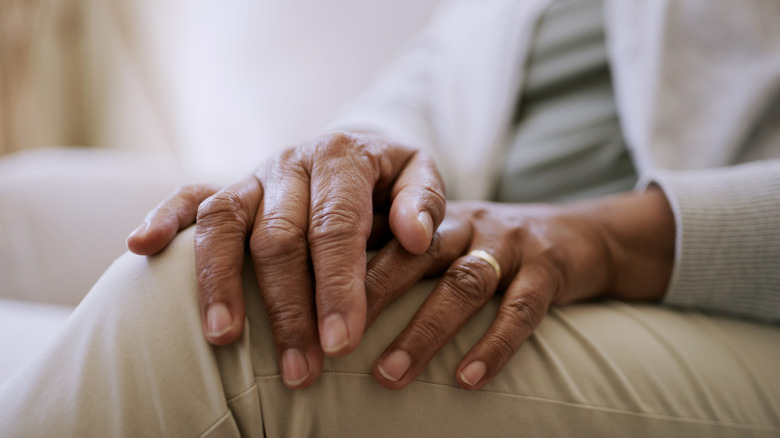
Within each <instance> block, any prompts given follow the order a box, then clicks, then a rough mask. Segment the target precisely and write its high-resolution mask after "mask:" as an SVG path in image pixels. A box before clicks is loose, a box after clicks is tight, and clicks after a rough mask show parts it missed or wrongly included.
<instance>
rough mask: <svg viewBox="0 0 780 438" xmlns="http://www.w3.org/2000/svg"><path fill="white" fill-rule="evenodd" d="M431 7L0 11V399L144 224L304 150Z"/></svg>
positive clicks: (291, 0) (420, 3)
mask: <svg viewBox="0 0 780 438" xmlns="http://www.w3.org/2000/svg"><path fill="white" fill-rule="evenodd" d="M436 3H438V0H373V1H360V0H328V1H324V0H319V1H318V0H284V1H280V0H274V1H271V0H263V1H258V0H236V1H231V2H215V1H210V0H194V1H193V0H187V1H185V0H167V1H165V2H158V1H154V0H66V1H53V0H38V1H35V0H4V1H3V3H2V4H0V382H2V381H4V380H6V379H7V378H8V377H9V376H10V375H11V374H12V373H13V372H14V371H15V370H16V369H18V368H19V367H21V366H22V364H23V363H24V362H25V361H26V360H29V358H30V357H31V356H32V355H34V354H35V352H36V351H39V350H40V349H41V348H43V346H44V345H45V344H46V343H48V342H50V341H51V339H52V338H53V337H54V336H56V334H57V332H58V330H59V328H60V327H61V326H62V324H63V323H64V320H65V318H67V316H68V315H69V313H70V311H71V310H72V308H73V306H75V305H76V304H77V303H78V302H79V301H80V299H81V298H82V297H83V295H84V294H85V293H86V292H87V290H88V289H89V287H90V286H91V285H92V284H93V283H94V282H95V281H96V280H97V278H98V277H99V275H100V273H101V272H102V271H103V270H105V269H106V268H107V267H108V266H109V264H110V263H111V261H112V260H113V259H114V258H116V257H117V256H118V255H120V254H121V253H122V252H123V251H124V239H125V236H126V235H127V233H128V232H129V231H131V230H132V229H133V228H134V227H135V226H136V225H137V224H138V223H140V221H141V220H142V219H143V216H144V215H145V213H146V212H147V211H148V210H149V209H150V208H152V207H153V206H154V205H155V204H156V203H157V202H158V201H159V200H161V199H162V198H163V197H164V196H166V195H167V194H168V193H169V192H170V191H171V190H172V189H173V188H175V187H176V186H177V185H178V184H181V183H183V182H189V181H204V182H205V181H209V182H228V181H230V180H232V179H235V178H237V177H239V176H241V175H242V174H243V173H245V172H247V171H249V170H251V169H252V168H253V167H254V166H256V165H257V164H259V163H260V162H261V161H262V160H263V159H264V158H265V157H267V156H269V155H270V154H272V153H273V152H274V151H276V150H278V149H279V148H281V147H284V146H289V145H293V144H296V143H299V142H302V141H304V140H306V139H307V138H309V137H310V136H312V135H313V134H315V133H316V132H317V131H318V129H319V126H321V124H322V123H323V122H324V121H325V120H326V119H327V117H328V115H329V114H330V113H332V112H333V111H334V110H335V109H336V108H337V107H339V106H340V105H342V104H343V103H344V102H345V101H347V100H348V99H349V98H350V97H352V96H354V95H355V94H356V93H358V92H359V91H360V90H361V89H362V88H363V87H364V86H365V85H366V84H367V83H368V82H369V81H370V79H371V77H372V76H373V75H374V74H375V73H376V72H377V71H378V70H379V69H381V67H382V66H383V65H385V64H386V63H387V62H388V61H389V60H390V59H391V58H392V56H393V54H394V53H396V52H397V50H399V48H400V47H401V46H402V45H403V43H404V42H405V41H406V40H407V39H408V38H409V37H410V36H411V35H413V34H414V33H415V32H416V31H418V30H419V29H420V28H421V27H422V26H423V24H424V23H425V22H426V21H427V19H428V18H429V17H430V15H431V14H432V12H433V10H434V7H435V5H436Z"/></svg>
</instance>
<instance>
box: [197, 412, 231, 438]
mask: <svg viewBox="0 0 780 438" xmlns="http://www.w3.org/2000/svg"><path fill="white" fill-rule="evenodd" d="M231 417H232V414H231V413H230V409H228V411H227V412H225V415H223V416H221V417H219V419H218V420H217V421H215V422H214V424H212V425H211V427H209V428H208V429H206V431H205V432H203V433H202V434H200V435H198V437H204V436H207V435H208V434H210V433H211V432H213V431H215V430H216V429H217V427H219V425H220V424H222V423H224V422H225V421H226V420H229V419H230V418H231Z"/></svg>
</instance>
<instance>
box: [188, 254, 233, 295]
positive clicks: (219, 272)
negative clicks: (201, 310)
mask: <svg viewBox="0 0 780 438" xmlns="http://www.w3.org/2000/svg"><path fill="white" fill-rule="evenodd" d="M197 271H198V273H197V276H198V284H199V285H200V287H199V289H200V293H201V295H202V298H203V299H204V301H205V302H206V303H210V302H212V301H216V300H217V299H218V298H223V297H224V293H225V292H226V289H225V288H224V285H226V284H229V283H230V279H232V278H234V277H235V276H237V275H238V271H236V269H235V267H234V266H232V265H230V264H229V263H227V262H226V261H224V260H221V259H220V258H219V257H215V258H213V259H212V263H209V265H208V266H206V267H204V268H202V269H198V270H197ZM217 286H220V287H217Z"/></svg>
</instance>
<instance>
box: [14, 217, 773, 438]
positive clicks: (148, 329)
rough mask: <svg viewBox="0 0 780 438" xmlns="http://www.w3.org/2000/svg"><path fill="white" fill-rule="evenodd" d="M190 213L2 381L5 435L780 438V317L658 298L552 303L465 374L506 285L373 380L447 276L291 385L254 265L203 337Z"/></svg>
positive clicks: (119, 269) (128, 261)
mask: <svg viewBox="0 0 780 438" xmlns="http://www.w3.org/2000/svg"><path fill="white" fill-rule="evenodd" d="M192 242H193V232H192V229H189V230H186V231H184V232H182V233H181V234H180V235H179V236H178V237H177V238H176V240H175V241H174V242H173V243H172V244H171V245H170V246H169V248H168V249H166V250H165V251H164V252H163V253H162V254H160V255H158V256H154V257H140V256H135V255H131V254H126V255H124V256H122V257H121V258H119V259H118V260H117V261H116V262H115V263H114V265H113V266H112V267H111V268H110V269H109V270H108V271H107V272H106V274H105V275H104V276H103V277H102V278H101V279H100V281H98V283H97V284H96V285H95V287H94V288H93V289H92V291H91V292H90V293H89V295H88V296H87V298H86V299H85V300H84V301H83V302H82V304H81V305H80V306H79V308H78V309H77V310H76V311H75V312H74V314H73V316H72V317H71V319H70V320H69V322H68V324H67V327H66V329H65V330H64V332H63V333H62V335H61V336H60V337H59V338H58V340H57V342H56V343H55V344H54V345H53V346H52V348H51V349H49V350H48V351H47V352H46V353H45V354H43V355H42V356H41V357H39V358H37V360H36V361H35V362H34V363H32V364H31V365H30V366H29V367H27V368H26V369H25V370H23V372H21V373H20V374H18V375H16V376H15V377H13V378H12V379H10V380H9V381H8V382H7V383H6V384H4V385H3V386H2V387H0V404H2V406H3V407H4V408H3V409H2V410H1V411H0V430H1V431H3V436H11V437H15V436H25V437H28V436H74V437H75V436H215V437H217V436H219V437H223V436H269V437H287V436H288V437H301V436H322V437H330V436H333V437H350V436H355V437H365V436H371V437H384V436H387V437H390V436H393V437H396V436H426V437H436V436H445V437H452V436H469V437H478V436H490V437H495V436H518V435H522V436H658V437H661V436H663V437H667V436H693V435H697V436H778V434H780V412H778V406H780V403H778V400H777V395H778V394H780V379H778V378H777V371H776V368H777V364H778V363H780V349H778V348H777V345H780V329H778V327H773V326H764V325H758V324H754V323H750V322H745V321H740V320H735V319H729V318H721V317H713V316H707V315H703V314H700V313H696V312H683V311H677V310H672V309H667V308H664V307H661V306H657V305H649V304H625V303H621V302H617V301H603V302H594V303H585V304H577V305H570V306H565V307H560V308H553V309H551V310H550V313H549V315H547V317H546V318H545V319H544V321H543V322H542V324H541V325H540V327H539V328H538V329H537V330H536V332H535V333H534V335H533V336H532V337H531V338H530V339H529V340H528V341H527V342H526V343H525V344H524V345H523V346H522V348H521V349H520V351H519V352H518V353H517V354H516V355H515V356H514V357H513V359H512V360H511V361H510V362H509V364H508V365H507V367H506V369H505V370H504V371H503V372H502V373H501V374H500V375H499V376H498V377H497V378H496V379H495V380H494V381H493V382H491V383H489V384H488V385H487V386H486V387H485V388H483V389H482V390H480V391H466V390H463V389H460V388H459V387H458V386H457V384H456V383H455V377H454V369H455V366H456V365H457V364H458V362H459V360H460V358H461V357H462V356H463V354H465V352H466V351H468V349H469V348H471V346H472V345H473V344H474V343H475V342H476V341H477V339H479V337H480V336H481V335H482V334H483V333H484V331H485V329H486V328H487V327H488V325H489V324H490V322H491V321H492V318H493V316H494V314H495V312H496V309H497V306H498V303H499V300H498V299H495V300H493V301H491V302H490V303H489V304H488V305H487V306H486V307H485V308H484V309H483V310H482V311H480V312H479V313H477V314H476V315H475V316H474V317H473V318H472V319H471V320H470V321H469V323H468V324H467V325H466V326H465V327H464V329H463V330H462V331H461V332H460V333H459V334H458V335H457V336H456V337H455V339H453V340H452V342H450V343H449V344H448V345H447V346H446V347H445V348H444V349H443V350H442V351H440V352H439V353H438V354H437V355H436V357H435V358H434V359H433V361H432V362H431V364H430V365H429V367H428V369H427V370H426V371H425V372H424V373H423V374H422V375H421V376H420V377H419V378H418V379H417V381H415V382H414V383H412V384H411V385H410V386H409V387H407V388H406V389H404V390H401V391H389V390H386V389H383V388H382V387H380V386H379V385H378V384H377V383H376V382H374V380H373V378H372V376H371V367H372V365H373V362H374V360H375V359H376V357H377V356H378V355H379V354H380V353H381V352H382V351H383V350H384V348H385V347H386V346H387V345H388V344H389V343H390V342H391V341H392V339H393V338H394V337H395V336H396V335H397V334H398V333H399V332H400V331H401V330H402V329H403V327H404V325H405V324H406V323H407V322H408V321H409V319H410V318H411V317H412V315H413V314H414V311H415V310H416V309H417V308H418V306H419V304H420V303H421V302H422V301H423V300H424V299H425V297H426V296H427V294H428V293H429V292H430V290H431V289H432V287H433V286H434V284H435V280H427V281H422V282H420V283H419V284H418V285H416V286H415V287H414V288H413V289H412V290H411V291H409V293H407V294H406V295H405V296H403V297H402V298H400V299H399V300H397V301H396V302H395V303H393V304H392V305H391V306H390V307H389V308H388V309H386V311H385V312H384V313H383V314H382V316H381V317H380V318H379V319H378V320H377V321H376V322H375V323H374V325H372V326H371V327H370V328H369V329H368V331H367V332H366V334H365V336H364V338H363V341H362V342H361V345H360V346H359V347H358V349H357V350H356V351H355V352H353V353H352V354H350V355H348V356H346V357H343V358H337V359H332V358H328V359H326V361H325V365H324V370H323V373H322V375H321V376H320V378H319V380H318V381H317V382H316V383H315V384H314V385H312V386H311V387H309V388H307V389H303V390H290V389H288V388H287V387H285V386H284V384H283V383H282V380H281V377H280V375H279V369H278V365H277V362H276V350H275V348H274V345H273V339H272V337H271V335H270V329H269V325H268V320H267V318H266V315H265V310H264V308H263V304H262V300H261V299H260V297H259V294H258V292H257V286H256V284H255V281H254V279H253V275H254V274H253V272H252V269H251V264H247V265H246V266H245V269H244V274H243V275H244V278H245V280H244V283H245V291H246V300H247V324H246V326H245V327H246V331H245V333H244V335H243V336H242V338H241V339H240V340H239V341H238V342H237V343H235V344H233V345H231V346H228V347H220V348H214V347H211V346H210V345H209V344H208V343H207V342H206V341H205V339H204V338H203V335H202V331H201V328H200V321H201V320H200V314H199V309H198V304H197V282H196V278H195V268H194V255H193V243H192Z"/></svg>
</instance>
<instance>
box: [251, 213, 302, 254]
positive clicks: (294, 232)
mask: <svg viewBox="0 0 780 438" xmlns="http://www.w3.org/2000/svg"><path fill="white" fill-rule="evenodd" d="M306 239H307V234H306V231H305V230H304V229H303V227H301V226H300V225H299V224H296V223H295V222H293V221H291V220H290V219H287V218H285V217H282V216H275V217H270V218H269V217H266V218H264V219H263V221H262V223H260V224H259V226H258V227H257V228H256V229H255V230H254V231H253V232H252V237H251V238H250V243H249V244H250V248H251V249H252V252H253V253H256V254H257V255H258V256H259V257H260V258H262V259H264V258H267V257H273V258H276V257H279V256H281V255H285V254H294V255H298V254H300V253H301V252H307V250H306V249H307V245H306Z"/></svg>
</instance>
